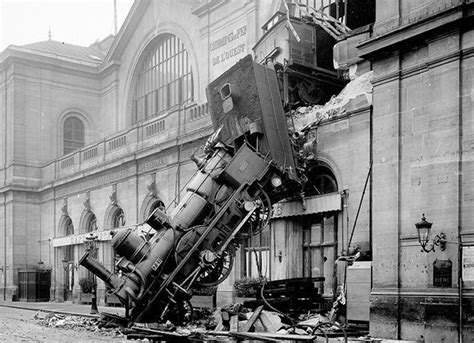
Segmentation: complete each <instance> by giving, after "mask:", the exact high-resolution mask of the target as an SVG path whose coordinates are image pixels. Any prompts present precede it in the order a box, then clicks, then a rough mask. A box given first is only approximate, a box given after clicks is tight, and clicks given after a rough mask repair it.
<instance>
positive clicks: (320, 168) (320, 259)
mask: <svg viewBox="0 0 474 343" xmlns="http://www.w3.org/2000/svg"><path fill="white" fill-rule="evenodd" d="M306 176H307V177H308V182H307V183H306V185H305V188H304V192H305V196H306V197H307V198H309V197H324V196H325V195H328V194H331V193H336V192H337V191H338V185H337V180H336V177H335V176H334V173H333V172H332V170H331V169H330V168H329V167H328V166H327V165H325V164H323V163H321V162H317V163H315V164H314V165H312V166H310V167H309V169H308V172H307V173H306ZM337 218H338V212H335V211H332V212H320V213H314V214H311V215H308V216H304V217H302V218H301V219H302V221H303V247H302V248H303V276H304V277H320V276H323V277H324V278H325V281H324V283H321V284H320V289H319V291H320V292H321V294H323V295H324V296H325V297H327V298H331V297H333V295H334V292H335V286H336V285H335V283H334V276H335V275H336V274H335V273H336V266H335V264H334V262H335V260H336V255H337Z"/></svg>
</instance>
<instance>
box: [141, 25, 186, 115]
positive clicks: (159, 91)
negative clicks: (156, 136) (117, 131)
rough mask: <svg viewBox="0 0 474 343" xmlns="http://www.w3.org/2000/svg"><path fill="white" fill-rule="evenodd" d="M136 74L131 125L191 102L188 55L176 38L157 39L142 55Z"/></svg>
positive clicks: (163, 37) (166, 36)
mask: <svg viewBox="0 0 474 343" xmlns="http://www.w3.org/2000/svg"><path fill="white" fill-rule="evenodd" d="M135 75H136V78H135V82H134V85H133V87H132V89H133V96H132V111H133V114H132V124H135V123H136V122H138V121H140V120H147V119H149V118H152V117H154V116H157V115H160V114H161V113H164V112H166V111H168V110H170V109H172V108H174V107H176V106H178V105H182V104H185V103H188V102H192V101H194V79H193V70H192V66H191V63H190V56H189V54H188V51H187V49H186V47H185V46H184V43H183V42H182V41H181V39H180V38H179V37H178V36H176V35H173V34H163V35H161V36H159V37H158V38H157V39H156V40H155V42H154V43H153V44H152V45H150V47H149V48H148V49H147V50H146V52H145V53H144V56H143V58H142V59H141V62H140V64H139V69H138V71H137V72H136V73H135Z"/></svg>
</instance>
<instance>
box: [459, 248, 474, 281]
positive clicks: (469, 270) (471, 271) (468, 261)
mask: <svg viewBox="0 0 474 343" xmlns="http://www.w3.org/2000/svg"><path fill="white" fill-rule="evenodd" d="M462 279H463V281H464V282H466V283H468V284H470V285H472V284H473V283H474V246H463V247H462Z"/></svg>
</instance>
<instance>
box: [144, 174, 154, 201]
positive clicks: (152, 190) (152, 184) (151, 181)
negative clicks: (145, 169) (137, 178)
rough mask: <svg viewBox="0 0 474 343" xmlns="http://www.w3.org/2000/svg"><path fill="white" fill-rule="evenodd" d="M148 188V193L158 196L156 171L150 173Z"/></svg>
mask: <svg viewBox="0 0 474 343" xmlns="http://www.w3.org/2000/svg"><path fill="white" fill-rule="evenodd" d="M146 188H147V189H148V194H149V195H151V196H152V197H154V198H156V195H157V190H156V174H155V173H153V174H150V181H149V183H148V184H147V185H146Z"/></svg>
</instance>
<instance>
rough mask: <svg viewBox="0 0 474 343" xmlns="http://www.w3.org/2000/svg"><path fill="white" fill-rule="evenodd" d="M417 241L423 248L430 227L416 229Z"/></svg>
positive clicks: (428, 235) (426, 241)
mask: <svg viewBox="0 0 474 343" xmlns="http://www.w3.org/2000/svg"><path fill="white" fill-rule="evenodd" d="M417 229H418V240H419V241H420V244H421V245H422V246H425V245H426V243H428V239H429V237H430V230H431V228H430V227H418V228H417Z"/></svg>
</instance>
